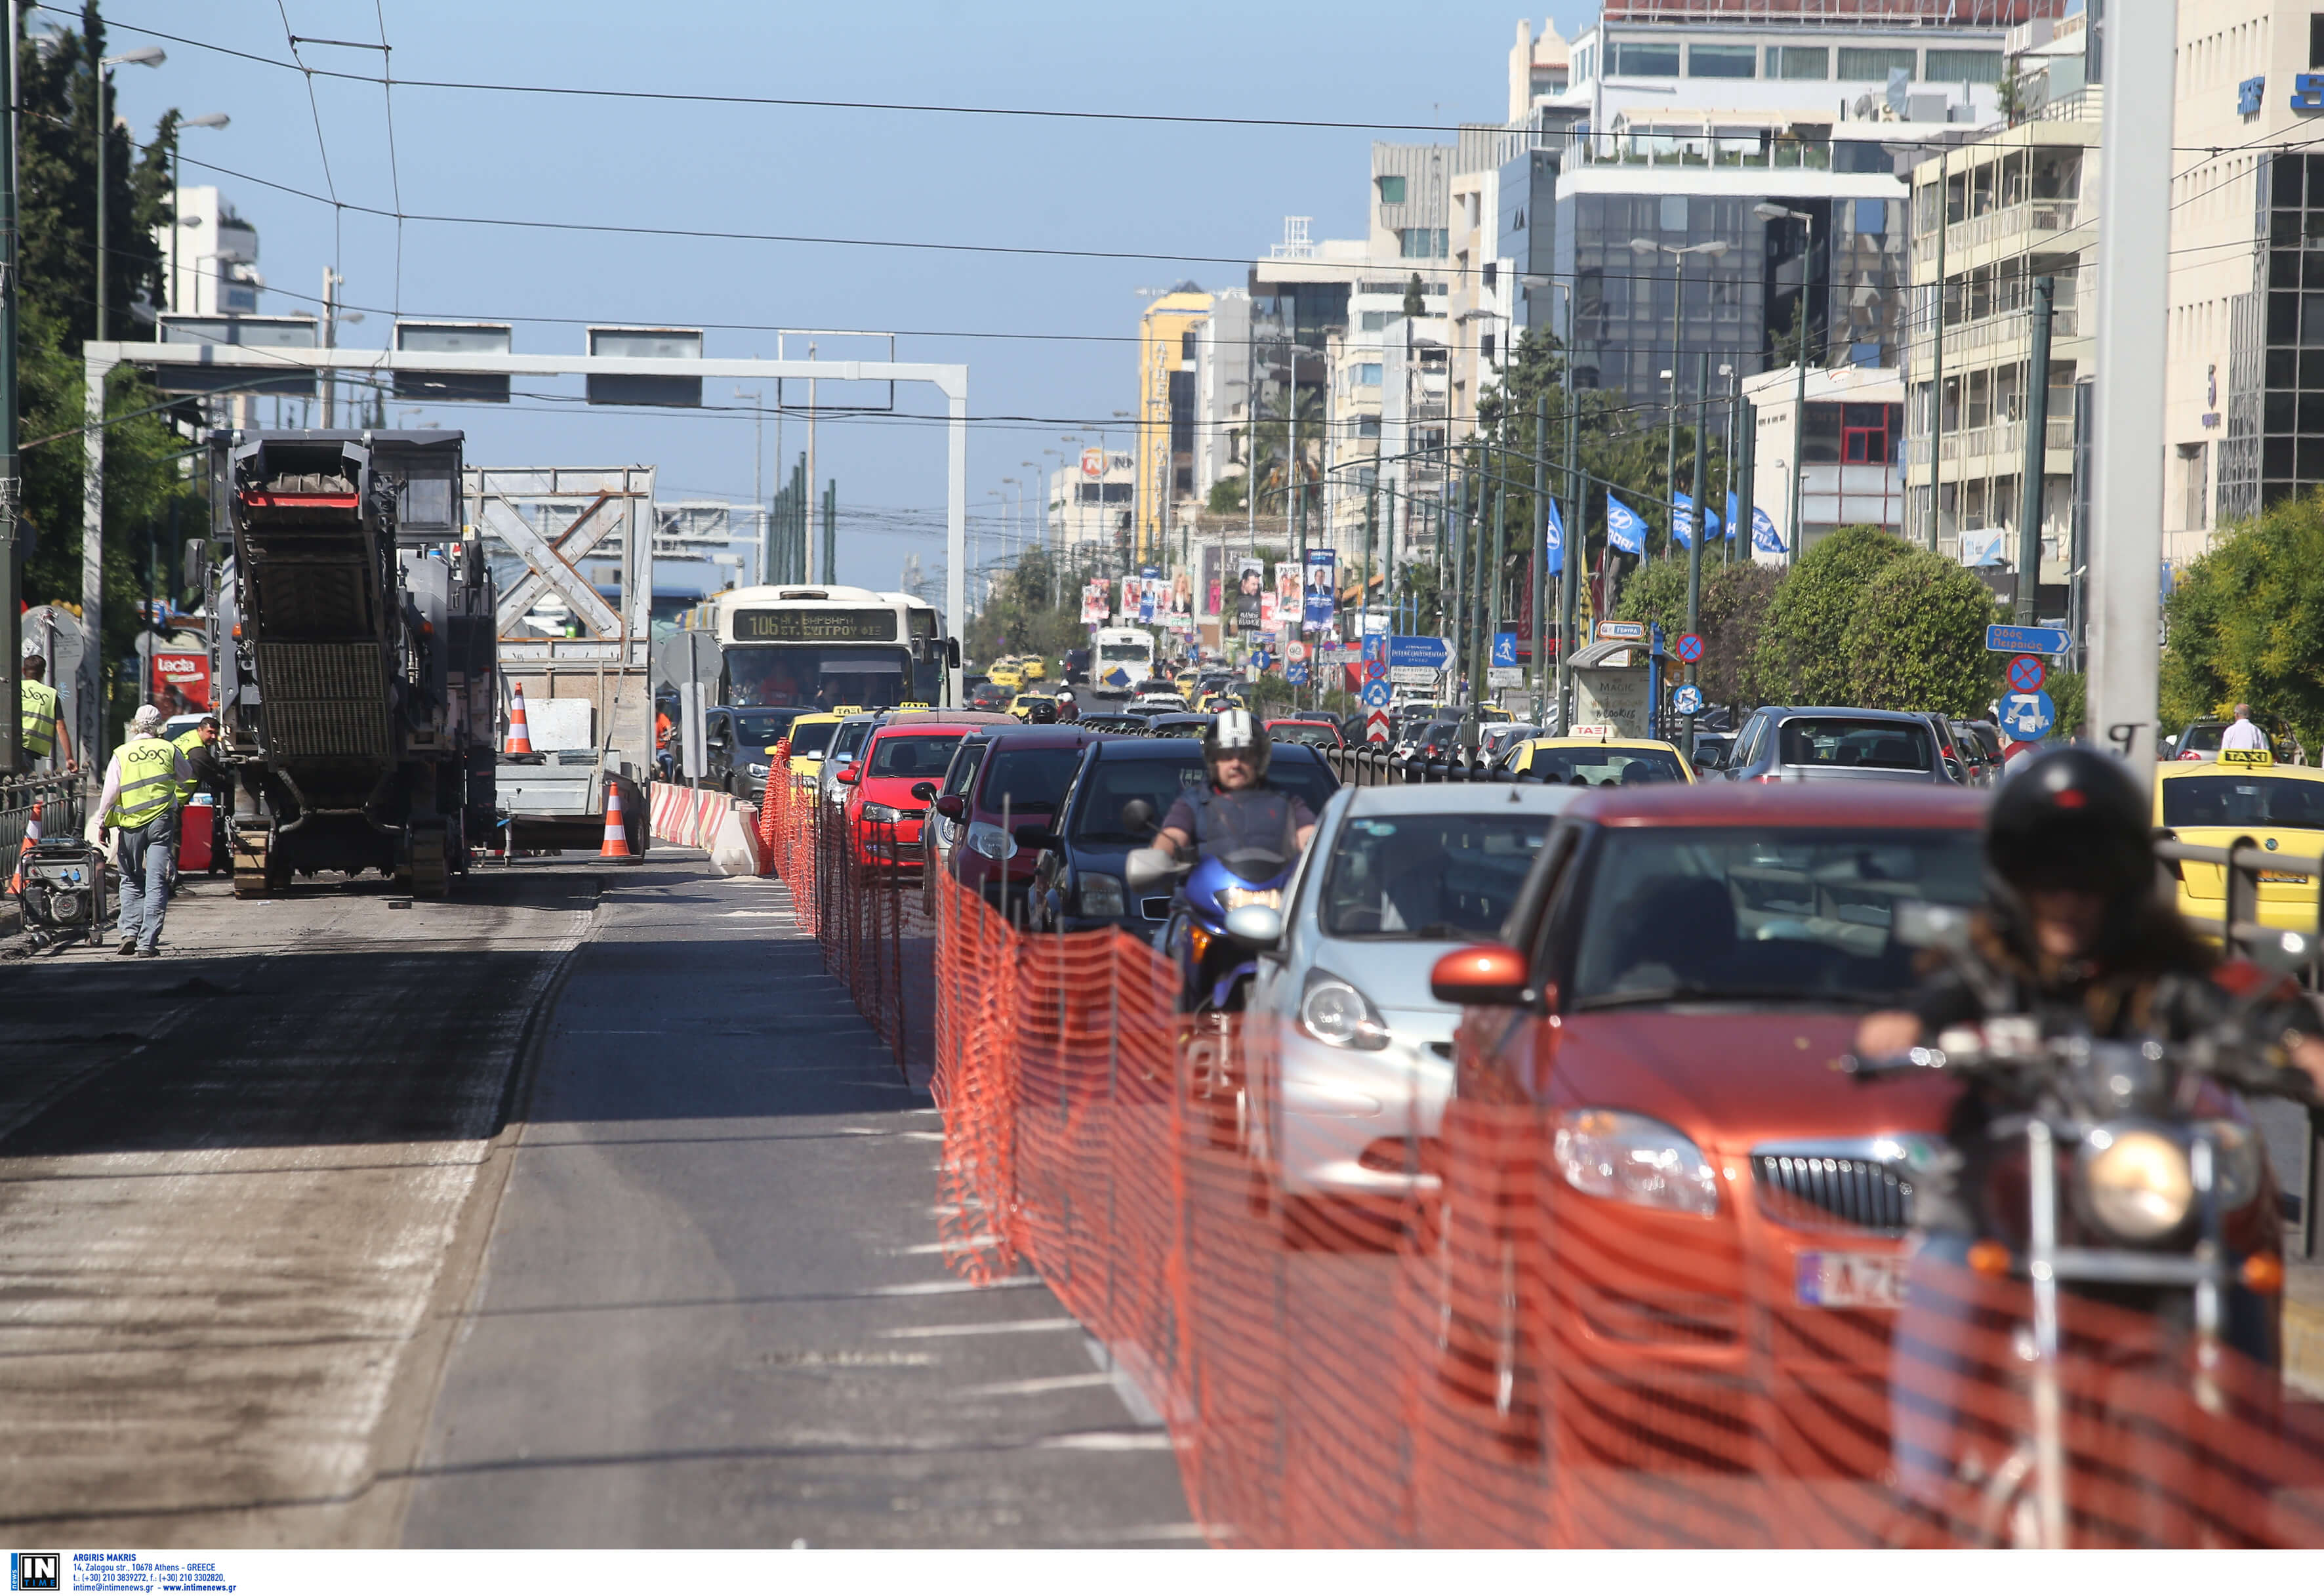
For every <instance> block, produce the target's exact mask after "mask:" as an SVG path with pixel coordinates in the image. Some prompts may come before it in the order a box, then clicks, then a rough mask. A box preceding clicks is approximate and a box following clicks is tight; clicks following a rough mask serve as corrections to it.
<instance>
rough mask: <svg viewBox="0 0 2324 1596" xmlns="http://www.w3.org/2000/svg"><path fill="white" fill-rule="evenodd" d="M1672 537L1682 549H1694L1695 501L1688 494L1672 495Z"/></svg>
mask: <svg viewBox="0 0 2324 1596" xmlns="http://www.w3.org/2000/svg"><path fill="white" fill-rule="evenodd" d="M1671 537H1672V539H1673V540H1674V541H1675V542H1676V543H1677V544H1678V546H1679V547H1680V548H1681V549H1692V548H1693V547H1694V500H1693V499H1692V497H1691V496H1690V495H1688V494H1672V495H1671Z"/></svg>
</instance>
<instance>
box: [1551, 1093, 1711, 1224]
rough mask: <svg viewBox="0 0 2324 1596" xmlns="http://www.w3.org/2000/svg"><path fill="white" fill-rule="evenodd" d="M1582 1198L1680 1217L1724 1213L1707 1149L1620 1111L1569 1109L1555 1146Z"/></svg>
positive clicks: (1655, 1122)
mask: <svg viewBox="0 0 2324 1596" xmlns="http://www.w3.org/2000/svg"><path fill="white" fill-rule="evenodd" d="M1552 1150H1553V1152H1554V1155H1555V1157H1556V1159H1557V1169H1558V1173H1559V1174H1560V1175H1562V1176H1564V1177H1565V1184H1566V1185H1570V1186H1572V1188H1573V1189H1574V1190H1575V1191H1577V1192H1585V1193H1587V1194H1588V1195H1591V1196H1593V1197H1608V1198H1611V1199H1612V1200H1614V1201H1615V1202H1618V1203H1635V1204H1637V1205H1638V1206H1639V1207H1641V1208H1661V1209H1666V1210H1669V1211H1671V1212H1674V1213H1695V1214H1702V1215H1710V1214H1713V1213H1718V1212H1719V1176H1718V1174H1717V1172H1716V1171H1714V1170H1713V1169H1712V1168H1711V1161H1710V1160H1709V1159H1707V1158H1704V1157H1703V1156H1702V1149H1701V1148H1699V1147H1697V1146H1695V1145H1694V1143H1693V1142H1692V1141H1690V1140H1688V1139H1686V1138H1685V1137H1684V1136H1683V1135H1681V1134H1680V1133H1679V1132H1678V1131H1677V1130H1674V1128H1672V1127H1671V1126H1668V1125H1665V1124H1664V1123H1663V1122H1662V1121H1660V1120H1650V1119H1648V1118H1646V1115H1644V1114H1626V1113H1623V1112H1620V1111H1619V1110H1617V1109H1608V1108H1583V1109H1568V1110H1567V1111H1566V1112H1563V1113H1562V1114H1560V1115H1558V1116H1557V1135H1556V1138H1555V1139H1554V1142H1553V1144H1552Z"/></svg>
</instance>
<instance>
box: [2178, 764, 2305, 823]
mask: <svg viewBox="0 0 2324 1596" xmlns="http://www.w3.org/2000/svg"><path fill="white" fill-rule="evenodd" d="M2163 825H2165V826H2297V827H2299V828H2301V829H2302V830H2310V831H2324V781H2302V780H2300V779H2299V778H2297V777H2294V776H2176V777H2173V778H2172V779H2171V780H2168V781H2165V782H2164V783H2163Z"/></svg>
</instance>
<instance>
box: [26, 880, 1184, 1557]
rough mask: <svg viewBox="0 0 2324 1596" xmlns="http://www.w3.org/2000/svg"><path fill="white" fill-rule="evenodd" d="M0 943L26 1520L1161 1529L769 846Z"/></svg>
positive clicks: (1004, 1541)
mask: <svg viewBox="0 0 2324 1596" xmlns="http://www.w3.org/2000/svg"><path fill="white" fill-rule="evenodd" d="M166 940H167V943H168V946H169V950H170V956H169V957H167V958H164V959H161V960H158V961H143V960H124V959H116V958H115V956H114V955H111V954H110V953H109V952H106V953H90V952H83V951H74V952H69V953H66V954H63V955H54V956H51V957H47V958H42V959H38V960H18V961H13V962H0V1027H5V1035H6V1037H7V1038H8V1040H7V1046H6V1056H5V1062H0V1426H5V1430H4V1431H0V1433H5V1434H6V1435H8V1436H9V1437H10V1441H11V1445H10V1446H9V1447H8V1448H7V1449H6V1450H5V1454H0V1525H5V1526H7V1527H9V1530H10V1533H11V1538H15V1539H20V1540H21V1539H23V1537H24V1536H33V1537H35V1538H46V1539H53V1540H60V1541H65V1542H69V1543H72V1544H78V1545H90V1544H103V1543H105V1542H108V1541H121V1542H144V1543H148V1544H179V1545H349V1544H353V1545H393V1544H406V1545H793V1544H796V1543H800V1542H804V1543H806V1544H808V1545H1154V1544H1160V1545H1170V1544H1185V1543H1190V1542H1194V1541H1196V1540H1198V1539H1199V1538H1200V1537H1199V1534H1198V1532H1197V1530H1196V1528H1195V1527H1194V1526H1192V1525H1190V1524H1188V1523H1186V1522H1185V1519H1186V1511H1185V1502H1184V1499H1183V1497H1182V1496H1181V1493H1180V1491H1179V1488H1178V1483H1177V1476H1176V1467H1175V1464H1174V1461H1173V1458H1172V1454H1171V1453H1170V1451H1169V1449H1168V1445H1167V1440H1166V1438H1165V1436H1164V1435H1163V1432H1162V1431H1161V1430H1160V1429H1159V1427H1158V1426H1157V1425H1155V1424H1153V1423H1152V1422H1151V1419H1152V1416H1151V1415H1150V1414H1145V1413H1142V1412H1141V1411H1140V1409H1141V1407H1142V1404H1141V1403H1139V1400H1138V1398H1137V1397H1136V1394H1135V1393H1134V1392H1133V1391H1129V1390H1127V1389H1125V1388H1124V1386H1123V1385H1122V1384H1121V1383H1120V1382H1119V1381H1118V1379H1116V1378H1115V1377H1113V1376H1111V1375H1110V1374H1109V1373H1108V1372H1107V1371H1106V1370H1103V1369H1102V1368H1101V1367H1100V1366H1099V1362H1098V1360H1097V1358H1096V1357H1094V1356H1093V1353H1092V1351H1091V1347H1090V1343H1089V1342H1088V1340H1087V1338H1086V1337H1085V1336H1084V1334H1083V1333H1082V1332H1081V1330H1080V1327H1079V1326H1078V1325H1076V1324H1074V1323H1073V1321H1072V1320H1071V1319H1070V1318H1069V1317H1068V1316H1067V1315H1065V1313H1064V1311H1063V1309H1062V1308H1061V1307H1060V1306H1059V1305H1057V1303H1056V1299H1055V1298H1054V1297H1052V1296H1050V1294H1049V1293H1048V1292H1047V1289H1046V1288H1045V1287H1041V1286H1040V1285H1039V1284H1038V1283H1037V1282H1035V1281H1033V1280H1031V1279H1030V1278H1023V1279H1019V1280H1015V1281H1010V1282H1008V1283H1005V1284H1004V1285H1003V1286H1001V1287H998V1288H994V1289H991V1290H985V1291H972V1290H968V1289H965V1288H964V1287H961V1286H960V1285H959V1284H958V1283H957V1282H956V1281H954V1279H952V1278H950V1277H949V1276H948V1275H947V1273H946V1272H945V1268H944V1267H943V1260H942V1257H941V1255H940V1253H939V1251H938V1250H937V1247H936V1222H935V1216H934V1213H933V1210H932V1204H934V1202H935V1193H936V1171H935V1166H936V1161H937V1158H938V1156H939V1154H940V1151H941V1133H940V1129H939V1120H938V1117H937V1116H936V1113H935V1112H934V1111H933V1109H932V1108H931V1106H930V1105H929V1103H928V1101H927V1096H926V1094H925V1093H924V1092H921V1091H919V1090H917V1089H916V1088H914V1087H912V1086H911V1085H909V1084H907V1083H906V1082H904V1081H903V1080H902V1079H901V1077H900V1076H899V1074H898V1073H897V1070H896V1067H895V1066H894V1064H893V1062H892V1060H891V1059H890V1056H889V1055H888V1053H887V1051H886V1050H885V1049H884V1048H883V1047H881V1046H880V1044H879V1043H878V1042H877V1041H876V1039H875V1038H873V1037H872V1035H871V1032H870V1030H869V1029H868V1028H866V1027H865V1026H864V1025H863V1024H862V1021H861V1020H860V1019H858V1018H857V1017H856V1016H855V1014H854V1012H853V1009H852V1008H851V1007H850V1006H849V1005H848V1003H847V1001H846V998H845V994H844V992H843V991H842V990H841V989H840V987H839V986H838V985H837V983H834V982H832V981H830V980H829V979H827V978H826V977H825V976H824V975H823V974H822V973H821V971H820V968H819V966H818V964H817V962H816V951H815V948H814V945H813V944H812V943H811V942H809V941H807V939H805V938H804V937H802V936H799V935H798V933H797V932H796V931H795V930H794V929H793V928H792V927H791V924H790V918H789V913H788V900H787V899H786V897H785V895H784V889H783V888H782V887H781V886H780V884H779V883H775V882H768V881H724V880H721V879H720V878H718V877H716V876H715V875H713V874H712V873H711V872H709V871H708V869H707V866H706V864H705V863H704V862H703V860H702V859H701V856H700V855H698V854H692V853H684V852H681V851H678V850H672V849H667V848H659V849H657V850H656V851H655V853H654V854H653V857H652V859H651V861H650V862H649V863H645V864H643V865H641V866H637V867H633V868H629V869H623V868H621V867H601V866H599V865H598V864H597V863H595V861H593V860H586V859H575V860H571V861H562V860H560V861H543V862H537V863H531V864H529V865H520V866H518V867H517V868H515V869H513V870H508V871H503V870H498V869H494V870H491V871H488V872H480V873H479V874H477V875H475V876H473V877H471V878H470V880H469V881H467V882H466V883H465V884H464V886H463V888H462V890H461V891H460V892H459V894H458V895H457V897H456V898H455V899H454V900H453V901H451V902H449V903H444V904H429V903H417V904H415V903H413V902H411V901H410V899H401V898H397V897H395V896H393V895H392V891H391V890H390V889H389V888H388V886H387V884H386V883H384V882H370V883H357V884H354V885H346V886H342V885H301V886H300V888H298V889H296V890H293V891H292V892H291V894H290V895H288V896H286V897H284V898H281V899H274V900H270V901H265V902H255V903H252V902H236V901H234V900H233V899H230V898H229V897H227V896H226V890H225V888H224V886H223V884H222V883H217V884H210V883H205V884H202V885H200V886H198V887H197V888H196V890H194V891H193V893H192V894H190V895H189V896H188V897H185V898H181V899H180V900H179V901H178V902H177V903H176V904H174V905H173V906H172V909H171V917H170V922H169V931H168V936H167V939H166Z"/></svg>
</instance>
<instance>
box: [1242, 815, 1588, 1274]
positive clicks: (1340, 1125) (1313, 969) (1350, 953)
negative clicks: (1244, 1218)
mask: <svg viewBox="0 0 2324 1596" xmlns="http://www.w3.org/2000/svg"><path fill="white" fill-rule="evenodd" d="M1577 793H1578V789H1573V788H1569V787H1556V786H1540V787H1535V786H1508V787H1503V786H1469V785H1466V784H1461V783H1454V784H1449V785H1437V784H1433V783H1432V784H1427V785H1414V786H1393V787H1365V788H1352V787H1343V788H1342V789H1340V791H1339V792H1338V793H1337V794H1336V795H1335V796H1334V797H1333V799H1332V801H1331V802H1330V803H1329V804H1327V805H1326V806H1324V809H1323V816H1322V817H1321V819H1320V821H1319V823H1318V825H1317V826H1316V831H1315V837H1314V843H1313V844H1312V845H1311V846H1310V847H1309V848H1308V850H1307V854H1306V857H1305V860H1304V861H1303V862H1302V863H1301V865H1300V870H1299V874H1298V876H1297V877H1296V879H1295V880H1294V881H1293V882H1292V885H1291V890H1290V892H1289V895H1288V896H1287V898H1286V902H1285V906H1284V909H1283V910H1282V913H1281V916H1280V918H1279V921H1278V927H1279V929H1278V930H1277V936H1274V937H1273V938H1268V937H1265V936H1259V937H1257V938H1252V940H1256V941H1259V942H1261V943H1268V942H1270V941H1271V943H1272V946H1267V947H1266V949H1265V951H1263V952H1262V954H1261V955H1260V958H1259V975H1258V979H1257V981H1256V982H1255V983H1254V984H1253V986H1252V989H1251V993H1250V1001H1249V1009H1248V1012H1247V1014H1246V1017H1245V1021H1244V1032H1243V1034H1244V1036H1245V1037H1246V1038H1249V1039H1250V1044H1251V1046H1250V1050H1249V1053H1248V1055H1247V1056H1246V1059H1245V1071H1244V1079H1245V1080H1246V1082H1248V1083H1249V1090H1250V1130H1251V1134H1252V1138H1253V1140H1254V1142H1255V1143H1257V1144H1259V1145H1258V1146H1257V1147H1256V1149H1255V1150H1257V1151H1258V1152H1259V1154H1260V1161H1261V1164H1262V1166H1263V1167H1266V1168H1267V1169H1268V1172H1269V1176H1270V1178H1271V1180H1272V1181H1273V1182H1274V1184H1275V1185H1276V1188H1277V1194H1278V1195H1279V1196H1280V1197H1281V1199H1282V1204H1281V1205H1282V1208H1283V1210H1284V1212H1285V1213H1286V1216H1287V1217H1289V1216H1296V1215H1299V1214H1300V1213H1301V1211H1302V1210H1308V1211H1313V1210H1315V1209H1317V1208H1319V1207H1323V1208H1329V1207H1331V1206H1333V1205H1334V1204H1345V1202H1346V1201H1347V1200H1349V1199H1361V1198H1394V1197H1399V1196H1402V1195H1405V1194H1406V1193H1408V1192H1411V1191H1414V1190H1416V1189H1419V1188H1420V1187H1423V1186H1425V1185H1434V1176H1427V1175H1424V1174H1421V1173H1419V1172H1418V1171H1417V1169H1416V1167H1415V1166H1416V1160H1415V1158H1413V1154H1414V1152H1415V1151H1416V1148H1417V1139H1419V1138H1422V1137H1428V1136H1434V1134H1435V1133H1436V1130H1437V1126H1438V1123H1439V1122H1440V1121H1441V1120H1442V1118H1443V1112H1444V1102H1445V1098H1446V1096H1447V1094H1448V1093H1450V1091H1451V1089H1452V1029H1453V1027H1454V1025H1455V1024H1456V1023H1457V1022H1458V1021H1459V1019H1460V1010H1457V1009H1454V1008H1452V1007H1450V1006H1448V1005H1446V1004H1443V1003H1440V1002H1438V1001H1436V999H1435V998H1434V995H1432V994H1431V993H1430V992H1429V990H1428V975H1429V970H1430V968H1431V967H1432V966H1433V965H1434V964H1435V963H1436V961H1437V959H1438V958H1439V957H1440V956H1442V955H1444V954H1446V953H1449V952H1451V951H1452V950H1453V949H1454V948H1457V947H1460V946H1462V945H1463V944H1465V943H1471V942H1478V941H1483V940H1488V939H1489V938H1491V937H1493V936H1498V935H1499V931H1500V927H1501V921H1502V919H1503V918H1505V917H1506V916H1507V915H1508V910H1509V908H1510V906H1511V904H1513V903H1514V902H1515V901H1516V899H1517V891H1518V889H1519V888H1520V887H1522V886H1523V885H1524V883H1525V879H1526V873H1527V872H1529V871H1530V870H1531V869H1532V867H1533V862H1534V858H1535V854H1537V853H1539V852H1540V849H1541V843H1542V838H1543V837H1544V836H1545V835H1546V834H1547V833H1548V830H1549V827H1550V825H1551V823H1552V821H1553V820H1554V819H1555V817H1556V816H1557V813H1558V811H1559V810H1561V809H1563V807H1565V806H1566V805H1567V804H1568V803H1570V802H1572V800H1573V798H1575V797H1576V796H1577ZM1237 912H1238V914H1240V915H1248V914H1250V912H1251V911H1250V910H1248V909H1245V910H1239V911H1237ZM1266 912H1268V913H1269V914H1271V913H1272V912H1273V911H1266ZM1242 929H1243V928H1242V927H1238V926H1237V925H1236V924H1235V923H1234V922H1232V921H1230V923H1229V930H1230V932H1231V933H1234V934H1240V932H1241V930H1242ZM1262 929H1264V928H1262ZM1291 1222H1292V1223H1295V1224H1297V1225H1298V1226H1299V1228H1300V1229H1301V1230H1302V1231H1304V1232H1308V1234H1309V1239H1310V1240H1314V1241H1325V1240H1328V1237H1329V1235H1330V1234H1331V1233H1332V1232H1335V1231H1344V1229H1345V1227H1344V1226H1341V1225H1335V1224H1333V1223H1332V1222H1329V1221H1328V1220H1326V1221H1323V1222H1310V1221H1309V1220H1307V1219H1305V1218H1292V1219H1291Z"/></svg>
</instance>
